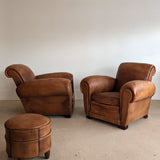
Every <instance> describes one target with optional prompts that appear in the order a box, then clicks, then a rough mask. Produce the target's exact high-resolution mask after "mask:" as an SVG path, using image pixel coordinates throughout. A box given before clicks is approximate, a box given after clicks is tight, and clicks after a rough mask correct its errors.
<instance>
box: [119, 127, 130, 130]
mask: <svg viewBox="0 0 160 160" xmlns="http://www.w3.org/2000/svg"><path fill="white" fill-rule="evenodd" d="M119 128H120V129H123V130H126V129H128V126H119Z"/></svg>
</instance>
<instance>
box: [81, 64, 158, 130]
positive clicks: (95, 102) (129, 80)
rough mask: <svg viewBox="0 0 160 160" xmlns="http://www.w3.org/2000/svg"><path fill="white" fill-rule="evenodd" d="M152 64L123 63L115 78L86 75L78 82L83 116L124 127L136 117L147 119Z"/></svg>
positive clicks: (151, 86) (152, 86)
mask: <svg viewBox="0 0 160 160" xmlns="http://www.w3.org/2000/svg"><path fill="white" fill-rule="evenodd" d="M155 71H156V69H155V66H154V65H150V64H144V63H122V64H120V66H119V69H118V72H117V76H116V78H112V77H108V76H89V77H86V78H84V79H83V80H82V81H81V84H80V87H81V91H82V93H83V100H84V108H85V113H86V117H88V118H91V117H93V118H96V119H100V120H103V121H106V122H110V123H113V124H116V125H118V126H119V127H120V128H121V129H127V128H128V125H129V124H130V123H132V122H134V121H135V120H137V119H139V118H142V117H144V118H147V117H148V112H149V106H150V102H151V97H152V96H153V94H154V93H155V85H154V84H153V83H152V82H151V80H152V76H153V75H154V74H155Z"/></svg>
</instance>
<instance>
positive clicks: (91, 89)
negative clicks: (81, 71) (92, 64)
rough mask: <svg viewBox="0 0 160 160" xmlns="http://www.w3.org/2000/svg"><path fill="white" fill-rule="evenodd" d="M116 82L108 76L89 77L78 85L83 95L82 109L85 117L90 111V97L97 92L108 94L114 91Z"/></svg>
mask: <svg viewBox="0 0 160 160" xmlns="http://www.w3.org/2000/svg"><path fill="white" fill-rule="evenodd" d="M115 82H116V80H115V79H114V78H111V77H108V76H89V77H86V78H84V79H83V80H82V81H81V83H80V88H81V92H82V93H83V99H84V107H85V112H86V115H87V114H88V111H89V109H90V102H91V96H92V94H93V93H97V92H109V91H112V90H113V89H114V86H115Z"/></svg>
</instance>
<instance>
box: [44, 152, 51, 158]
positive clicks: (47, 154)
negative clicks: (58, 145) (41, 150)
mask: <svg viewBox="0 0 160 160" xmlns="http://www.w3.org/2000/svg"><path fill="white" fill-rule="evenodd" d="M44 155H45V158H46V159H48V158H49V156H50V151H48V152H46V153H45V154H44Z"/></svg>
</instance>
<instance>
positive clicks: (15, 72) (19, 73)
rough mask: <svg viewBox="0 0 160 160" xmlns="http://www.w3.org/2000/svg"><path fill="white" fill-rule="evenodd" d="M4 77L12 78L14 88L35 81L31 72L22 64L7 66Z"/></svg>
mask: <svg viewBox="0 0 160 160" xmlns="http://www.w3.org/2000/svg"><path fill="white" fill-rule="evenodd" d="M5 75H6V76H7V77H10V78H13V80H14V82H15V83H16V86H18V85H20V84H21V83H24V82H26V81H31V80H33V79H35V75H34V73H33V72H32V70H31V69H30V68H29V67H27V66H25V65H23V64H13V65H10V66H8V67H7V68H6V70H5Z"/></svg>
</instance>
